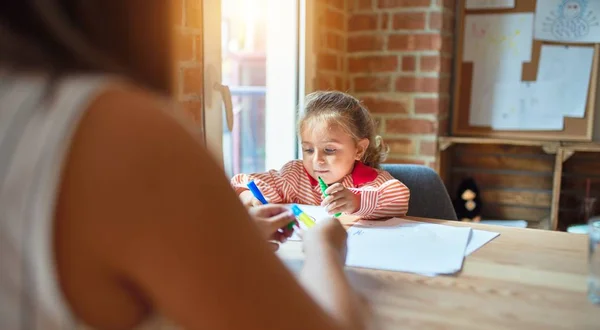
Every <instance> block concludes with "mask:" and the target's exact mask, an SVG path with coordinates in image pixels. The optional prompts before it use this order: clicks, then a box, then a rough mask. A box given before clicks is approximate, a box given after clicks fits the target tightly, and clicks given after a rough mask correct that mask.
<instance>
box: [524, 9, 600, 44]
mask: <svg viewBox="0 0 600 330" xmlns="http://www.w3.org/2000/svg"><path fill="white" fill-rule="evenodd" d="M598 13H600V1H598V0H538V1H537V4H536V9H535V38H536V39H540V40H550V41H561V42H581V43H597V42H600V24H599V23H598V16H597V15H598Z"/></svg>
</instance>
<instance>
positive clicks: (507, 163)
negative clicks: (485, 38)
mask: <svg viewBox="0 0 600 330" xmlns="http://www.w3.org/2000/svg"><path fill="white" fill-rule="evenodd" d="M453 145H465V146H463V147H460V148H459V149H458V150H457V151H456V152H459V153H460V150H463V152H464V151H465V150H466V151H468V152H470V153H469V154H464V155H461V156H460V157H462V158H464V157H470V158H469V159H471V158H472V157H473V156H472V154H471V153H473V152H479V153H480V154H477V156H478V157H479V158H478V159H482V160H483V159H485V162H484V163H480V164H479V165H475V167H473V168H472V169H473V170H474V171H477V170H478V171H483V172H490V171H492V172H493V171H496V172H503V170H499V168H503V169H506V170H508V171H509V172H515V170H516V169H517V167H519V166H521V164H523V168H522V170H523V172H527V173H532V174H533V175H536V174H537V175H546V178H547V179H545V181H543V182H542V183H543V184H544V185H545V187H544V189H547V190H546V191H549V190H550V189H551V192H552V197H551V201H550V205H549V206H550V212H549V217H548V218H547V219H544V220H543V221H540V222H539V223H536V222H535V221H534V222H531V223H530V224H531V225H530V227H537V228H541V229H551V230H556V229H557V228H558V216H559V203H560V195H561V185H562V177H563V174H564V173H563V172H564V171H563V163H564V162H565V161H566V160H567V159H569V158H570V157H571V156H572V155H573V154H575V153H577V152H597V153H600V143H597V142H583V143H582V142H558V141H555V142H553V141H540V140H526V139H505V138H485V137H481V138H476V137H453V136H443V137H439V138H438V152H439V156H440V157H439V158H438V159H440V163H441V164H439V166H440V175H441V176H442V179H443V180H444V182H445V183H446V184H447V186H448V188H449V189H450V188H451V184H449V182H451V180H450V179H449V178H448V177H447V176H448V164H443V163H444V162H450V163H456V164H461V163H462V164H463V165H458V166H459V167H460V166H463V167H464V166H466V165H465V164H464V162H465V160H464V159H462V158H458V159H455V160H454V161H451V160H450V159H452V157H451V155H450V154H454V153H449V152H448V151H447V149H449V148H450V147H451V146H453ZM469 145H471V146H469ZM475 145H490V146H489V147H475ZM492 145H501V146H502V145H504V146H507V145H508V146H515V148H517V149H515V148H509V149H506V148H503V147H497V146H496V147H494V146H492ZM520 147H524V148H525V149H522V148H520ZM528 147H529V149H528ZM531 147H540V148H541V149H542V151H543V153H541V152H540V151H537V152H536V151H535V150H536V149H535V148H531ZM456 148H458V147H456ZM516 150H518V151H516ZM525 152H528V154H523V153H525ZM545 154H546V155H553V158H550V159H548V157H549V156H544V155H545ZM511 157H512V158H511ZM532 157H533V158H532ZM536 157H537V158H536ZM527 159H531V161H527ZM543 159H546V160H543ZM474 160H476V159H475V158H474ZM552 160H553V165H552ZM549 162H550V163H549ZM456 164H452V165H453V166H456ZM544 164H545V165H544ZM541 165H544V166H541ZM482 166H486V167H482ZM490 166H492V167H491V168H490ZM520 169H521V168H519V170H520ZM458 170H461V169H460V168H459V169H457V171H458ZM462 170H463V171H464V169H462ZM467 170H468V169H467ZM535 171H537V172H535ZM539 171H545V172H539ZM483 172H482V173H483ZM544 173H546V174H544ZM458 174H461V173H458ZM461 175H464V174H461ZM480 175H484V174H481V173H480ZM486 175H488V176H489V175H490V174H489V173H488V174H486ZM502 175H503V174H499V175H498V176H502ZM519 175H521V178H523V176H522V175H523V174H519ZM550 175H551V178H550ZM459 177H460V175H459ZM497 179H498V178H497ZM497 179H496V180H497ZM550 179H551V182H550V181H548V180H550ZM532 180H533V179H532ZM521 181H524V180H521ZM501 182H502V185H503V186H504V187H505V189H508V191H510V189H511V188H510V187H512V185H514V184H517V186H518V185H521V186H523V185H525V183H524V182H523V183H521V182H516V181H514V180H513V181H509V180H502V181H501ZM508 186H510V187H508ZM533 186H534V184H530V186H529V187H530V188H527V189H532V188H531V187H533ZM512 189H515V188H512ZM506 194H507V193H506V192H505V193H504V195H506ZM508 194H510V192H508ZM546 194H548V192H546ZM521 195H522V196H521ZM530 195H531V196H533V197H531V196H530ZM487 196H488V197H489V198H492V199H494V201H493V202H492V203H495V202H500V203H502V202H505V201H506V200H507V198H503V199H502V198H501V199H498V200H496V198H495V197H492V196H501V194H500V195H499V194H492V193H491V192H489V191H488V192H487ZM502 196H503V195H502ZM523 196H525V197H530V198H529V199H532V198H539V197H540V196H542V197H543V195H540V194H539V193H538V194H536V193H535V191H534V192H527V191H524V192H520V193H517V192H515V196H513V197H514V203H512V204H519V201H523V203H524V204H523V207H532V209H531V212H532V213H531V214H534V213H535V212H538V211H539V208H537V209H536V207H537V206H539V205H535V203H529V202H528V200H529V199H526V198H524V197H523ZM546 196H547V195H546ZM521 197H523V198H521ZM498 198H500V197H498ZM509 200H510V199H509ZM534 200H538V199H534ZM538 201H539V200H538ZM546 201H547V200H546ZM547 204H548V203H544V205H547ZM508 209H510V207H508V208H507V210H508Z"/></svg>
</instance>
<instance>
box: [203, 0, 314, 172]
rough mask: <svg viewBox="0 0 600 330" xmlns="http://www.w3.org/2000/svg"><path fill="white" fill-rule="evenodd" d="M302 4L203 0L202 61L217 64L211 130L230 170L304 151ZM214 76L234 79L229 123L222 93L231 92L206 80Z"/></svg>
mask: <svg viewBox="0 0 600 330" xmlns="http://www.w3.org/2000/svg"><path fill="white" fill-rule="evenodd" d="M304 12H305V1H301V0H285V1H282V0H221V1H209V0H204V31H205V32H204V55H205V57H204V62H205V69H206V70H208V71H213V74H207V75H206V76H207V77H206V79H205V86H206V87H205V120H204V122H205V125H206V127H205V131H206V134H207V141H208V143H209V145H211V146H212V150H213V152H214V153H215V155H216V156H217V157H218V158H219V159H220V160H222V161H223V167H224V169H225V171H226V173H227V174H228V175H229V176H232V175H234V174H237V173H250V172H260V171H265V170H268V169H272V168H275V169H278V168H280V167H281V166H282V165H283V164H285V163H286V162H287V161H289V160H292V159H294V158H296V157H297V156H298V141H297V134H296V114H297V107H298V103H299V99H300V98H299V97H298V96H299V95H304V74H302V75H300V74H298V73H299V72H303V70H304V67H305V66H304V63H303V61H300V60H301V59H303V58H304V56H299V54H301V53H303V49H304V46H302V47H301V46H300V45H301V41H302V44H304V41H303V40H304V31H305V29H304V28H303V26H304V22H305V21H304V19H300V18H301V17H302V16H303V15H304V14H303V13H304ZM211 15H212V16H211ZM215 15H216V17H218V18H220V19H215ZM209 31H215V32H216V33H213V32H210V33H209ZM301 32H302V33H301ZM217 35H218V36H219V37H218V38H216V36H217ZM215 83H217V84H218V85H220V84H222V85H226V86H228V87H229V91H230V94H231V113H230V114H229V116H230V117H231V119H232V122H233V125H232V129H231V131H230V130H229V127H228V122H227V115H228V114H227V111H223V110H222V101H221V100H220V99H222V98H227V97H228V96H227V95H220V94H219V93H218V91H215V90H214V88H213V89H211V88H208V87H212V86H213V85H214V84H215ZM221 91H222V90H221ZM206 94H208V95H206ZM225 94H226V93H225ZM216 99H219V100H216Z"/></svg>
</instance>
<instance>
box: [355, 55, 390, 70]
mask: <svg viewBox="0 0 600 330" xmlns="http://www.w3.org/2000/svg"><path fill="white" fill-rule="evenodd" d="M397 69H398V57H397V56H396V55H386V56H364V57H351V58H350V59H349V60H348V70H349V71H350V72H352V73H357V72H364V73H367V72H393V71H396V70H397Z"/></svg>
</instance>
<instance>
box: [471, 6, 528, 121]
mask: <svg viewBox="0 0 600 330" xmlns="http://www.w3.org/2000/svg"><path fill="white" fill-rule="evenodd" d="M464 40H465V41H464V48H463V61H464V62H473V76H472V80H471V102H470V103H471V104H470V109H469V123H470V124H471V125H472V126H490V125H491V123H492V118H493V116H492V114H493V112H492V109H490V108H489V100H486V96H487V95H489V94H490V91H491V90H492V89H493V88H494V85H495V84H496V83H501V82H507V83H514V82H518V81H520V80H521V72H522V65H523V62H529V61H531V48H532V45H533V14H532V13H517V14H482V15H467V16H466V19H465V35H464Z"/></svg>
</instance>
